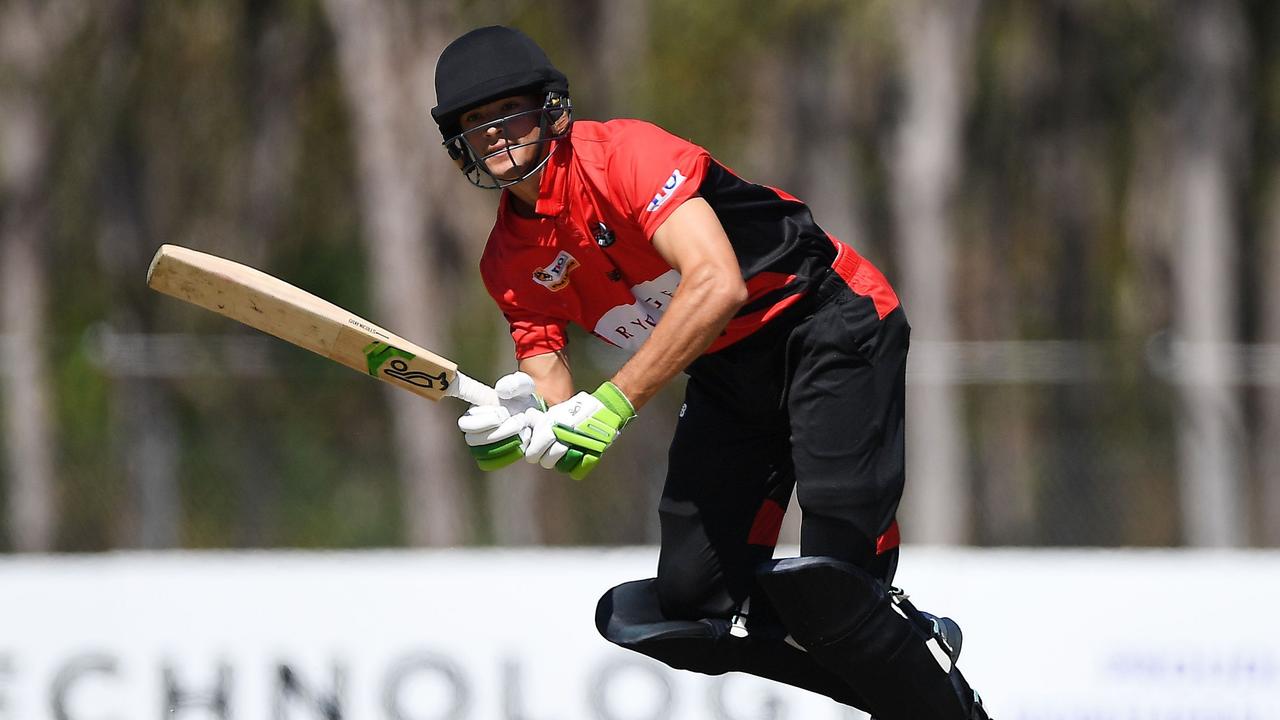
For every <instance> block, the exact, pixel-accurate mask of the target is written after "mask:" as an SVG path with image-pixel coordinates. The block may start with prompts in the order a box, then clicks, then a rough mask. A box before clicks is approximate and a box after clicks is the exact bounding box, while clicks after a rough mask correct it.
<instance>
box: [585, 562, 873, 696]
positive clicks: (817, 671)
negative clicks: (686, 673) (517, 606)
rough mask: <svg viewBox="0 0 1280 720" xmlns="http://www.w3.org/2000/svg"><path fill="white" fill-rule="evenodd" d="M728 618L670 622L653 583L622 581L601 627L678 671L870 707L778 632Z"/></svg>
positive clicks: (606, 601) (599, 611) (608, 597)
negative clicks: (769, 684) (737, 675)
mask: <svg viewBox="0 0 1280 720" xmlns="http://www.w3.org/2000/svg"><path fill="white" fill-rule="evenodd" d="M731 627H732V625H731V623H730V621H729V620H725V619H719V618H708V619H704V620H667V619H666V618H665V617H664V616H663V615H662V610H661V609H660V607H659V605H658V595H657V592H656V591H655V589H654V581H653V580H636V581H634V582H629V583H623V584H622V585H619V586H617V587H615V588H613V589H612V590H610V591H609V592H607V593H605V594H604V597H602V598H600V603H599V604H598V605H597V606H596V629H598V630H599V631H600V634H601V635H603V636H604V638H605V639H606V640H608V641H609V642H612V643H614V644H616V645H619V646H621V647H624V648H627V649H628V650H634V651H635V652H638V653H641V654H642V655H647V656H649V657H651V658H654V659H656V660H659V661H661V662H663V663H666V664H667V665H670V666H671V667H673V668H677V669H680V670H691V671H693V672H698V673H703V674H705V675H723V674H724V673H726V672H733V671H737V672H745V673H748V674H751V675H756V676H758V677H762V678H766V679H769V680H774V681H777V682H781V683H785V684H787V685H791V686H794V687H798V688H802V689H804V690H808V691H810V692H815V693H818V694H819V695H825V696H827V697H829V698H831V699H833V700H835V701H836V702H839V703H843V704H845V705H849V706H851V707H855V708H858V709H861V710H866V709H867V706H866V704H865V703H864V702H863V701H862V699H861V698H860V697H859V696H858V694H857V693H855V692H854V691H853V690H852V689H850V688H849V686H848V685H847V684H846V683H845V682H844V681H843V680H841V679H840V678H839V677H838V676H837V675H836V674H835V673H832V672H830V671H828V670H826V669H824V668H822V667H820V666H818V665H817V664H816V663H815V662H814V660H813V659H812V658H811V657H809V655H808V654H807V653H805V652H804V651H802V650H799V649H797V648H795V647H793V646H791V645H789V644H787V643H786V642H785V641H784V640H783V634H782V633H781V632H780V631H779V632H773V633H770V632H767V631H762V630H757V629H755V628H753V629H752V632H751V634H750V635H748V636H747V637H737V636H734V635H732V634H731V633H730V629H731Z"/></svg>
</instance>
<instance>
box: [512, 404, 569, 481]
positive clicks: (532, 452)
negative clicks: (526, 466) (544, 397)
mask: <svg viewBox="0 0 1280 720" xmlns="http://www.w3.org/2000/svg"><path fill="white" fill-rule="evenodd" d="M555 426H556V421H555V419H554V418H552V416H551V415H550V414H548V413H545V412H542V413H539V414H538V416H537V417H536V418H535V419H534V420H533V422H532V423H531V424H530V428H529V430H530V437H529V439H528V440H526V441H524V442H523V443H522V444H521V446H520V447H521V448H522V449H523V450H524V459H525V461H526V462H530V463H537V464H539V465H541V466H542V467H544V468H546V469H548V470H551V469H553V468H554V467H555V466H556V463H558V462H560V458H562V457H564V456H565V453H567V452H569V446H568V445H565V444H564V443H562V442H560V441H559V440H558V439H556V432H555Z"/></svg>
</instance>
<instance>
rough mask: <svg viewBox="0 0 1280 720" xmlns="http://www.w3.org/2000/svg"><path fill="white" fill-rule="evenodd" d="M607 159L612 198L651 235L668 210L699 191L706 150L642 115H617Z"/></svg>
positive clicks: (667, 215)
mask: <svg viewBox="0 0 1280 720" xmlns="http://www.w3.org/2000/svg"><path fill="white" fill-rule="evenodd" d="M614 123H617V124H618V125H619V128H618V130H617V132H616V133H615V135H614V136H613V138H612V143H611V145H612V153H611V157H610V161H609V178H610V190H611V193H612V194H613V195H614V198H613V201H614V203H616V204H617V205H618V206H619V207H622V208H626V210H627V214H628V215H629V216H630V217H631V218H633V219H635V220H636V221H637V222H638V223H639V225H640V227H641V229H642V230H643V231H644V236H645V239H646V240H652V239H653V234H654V233H655V232H657V230H658V228H659V227H660V226H661V225H662V223H663V222H664V221H665V220H666V219H667V218H668V217H669V216H670V215H671V213H672V212H673V211H674V210H675V209H676V208H678V207H680V204H681V203H683V202H684V201H685V200H688V199H689V198H691V197H694V196H696V195H697V194H698V187H699V186H700V185H702V180H703V177H704V176H705V175H706V172H707V166H708V165H709V164H710V162H711V155H710V154H709V153H708V152H707V151H706V150H704V149H702V148H701V147H698V146H697V145H694V144H693V143H691V142H689V141H688V140H683V139H681V138H678V137H676V136H675V135H672V134H671V133H669V132H667V131H666V130H663V129H662V128H660V127H658V126H657V125H653V124H651V123H647V122H643V121H641V120H616V121H614Z"/></svg>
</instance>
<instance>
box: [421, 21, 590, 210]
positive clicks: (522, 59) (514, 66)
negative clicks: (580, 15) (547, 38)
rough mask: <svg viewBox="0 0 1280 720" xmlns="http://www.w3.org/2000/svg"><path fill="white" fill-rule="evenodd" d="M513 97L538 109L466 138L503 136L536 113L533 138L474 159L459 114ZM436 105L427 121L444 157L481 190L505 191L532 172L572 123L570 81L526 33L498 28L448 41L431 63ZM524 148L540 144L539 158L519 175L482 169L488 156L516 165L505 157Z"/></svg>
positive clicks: (494, 123)
mask: <svg viewBox="0 0 1280 720" xmlns="http://www.w3.org/2000/svg"><path fill="white" fill-rule="evenodd" d="M517 95H532V96H535V97H537V98H540V99H541V101H542V105H541V107H538V108H535V109H533V110H526V111H523V112H519V113H515V114H512V115H507V116H505V117H500V118H497V119H495V120H493V121H491V122H487V123H485V124H483V125H480V126H478V127H475V128H471V129H470V130H469V131H468V133H467V134H472V133H474V134H475V137H479V136H480V135H483V134H484V133H485V132H486V131H487V130H489V129H492V128H493V127H497V128H498V130H499V131H500V132H502V133H503V134H504V135H505V134H506V132H507V123H508V122H510V121H512V120H515V119H518V118H522V117H524V116H527V115H533V114H537V116H538V117H537V122H538V127H539V129H540V130H541V132H540V133H539V136H538V139H537V140H533V141H530V142H527V143H521V144H517V145H508V146H506V147H504V148H502V149H500V150H498V151H496V152H494V153H491V154H490V155H485V156H483V157H482V156H479V155H477V153H476V151H475V149H473V148H472V147H471V145H470V144H468V143H467V141H466V138H464V137H463V133H462V127H461V122H460V121H461V118H462V116H463V114H464V113H465V112H467V111H468V110H471V109H472V108H476V107H479V106H481V105H484V104H485V103H488V102H492V101H494V100H497V99H499V98H504V97H512V96H517ZM436 101H437V103H438V104H437V105H436V106H435V107H434V108H432V109H431V117H432V118H433V119H434V120H435V121H436V124H437V125H439V126H440V134H441V135H442V136H444V146H445V148H446V149H447V150H448V151H449V157H451V158H453V161H454V162H455V163H457V164H458V167H459V168H460V169H461V170H462V172H463V174H465V175H466V176H467V179H468V180H470V181H471V182H472V183H474V184H475V185H476V186H477V187H482V188H493V189H496V188H503V187H507V186H508V185H514V184H516V183H518V182H520V181H522V180H524V179H525V178H528V177H529V176H530V175H533V174H534V173H536V172H537V171H538V170H540V169H541V168H542V167H543V165H545V164H546V163H547V160H548V159H550V157H551V153H550V152H549V151H548V150H547V149H546V148H545V146H546V145H547V144H549V143H550V142H551V141H552V140H557V139H559V138H563V137H564V136H566V135H568V133H569V125H570V123H571V121H572V106H571V104H570V102H569V79H568V78H566V77H565V75H564V73H562V72H560V71H559V70H557V69H556V68H555V66H554V65H552V64H551V60H550V59H549V58H548V57H547V54H546V53H545V52H543V50H542V48H540V47H538V44H537V43H535V42H534V41H533V40H532V39H531V38H530V37H529V36H528V35H525V34H524V33H522V32H520V31H519V30H516V29H514V28H509V27H503V26H501V25H491V26H488V27H482V28H477V29H475V30H472V31H471V32H468V33H467V34H465V35H463V36H462V37H459V38H458V39H457V40H454V41H453V42H451V43H449V46H448V47H446V48H445V49H444V52H442V53H440V60H439V62H437V63H436ZM527 145H537V146H539V151H540V152H539V154H538V156H539V157H540V160H539V161H538V162H537V163H534V164H530V165H529V166H527V167H525V168H523V169H522V172H521V175H520V177H518V178H515V179H507V180H504V179H501V178H498V177H496V176H495V175H493V174H492V173H490V172H489V170H488V168H487V167H486V166H485V160H487V159H488V158H490V157H493V156H494V155H498V154H500V153H507V154H508V157H509V158H510V159H511V163H512V165H515V166H517V167H519V165H518V164H517V163H516V161H515V158H514V156H511V154H510V153H511V151H512V150H514V149H516V148H520V147H525V146H527Z"/></svg>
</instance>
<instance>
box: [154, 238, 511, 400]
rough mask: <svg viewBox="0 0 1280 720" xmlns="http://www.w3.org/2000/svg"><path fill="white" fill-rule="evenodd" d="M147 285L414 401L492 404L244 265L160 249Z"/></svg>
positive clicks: (428, 360) (482, 393) (491, 395)
mask: <svg viewBox="0 0 1280 720" xmlns="http://www.w3.org/2000/svg"><path fill="white" fill-rule="evenodd" d="M147 285H148V286H150V287H151V288H152V289H153V290H158V291H160V292H162V293H164V294H166V295H172V296H173V297H176V298H178V299H179V300H185V301H186V302H189V303H191V304H192V305H199V306H200V307H202V308H204V309H206V310H212V311H213V312H216V313H218V314H220V315H225V316H227V317H229V318H231V319H232V320H238V321H240V322H242V323H244V324H245V325H248V326H249V327H252V328H256V329H258V330H261V331H262V332H264V333H267V334H268V335H274V336H276V337H278V338H280V339H281V340H284V341H285V342H289V343H292V344H294V345H297V346H298V347H301V348H306V349H308V350H310V351H311V352H314V353H316V354H318V355H323V356H324V357H327V358H329V359H330V360H333V361H334V362H338V363H341V364H343V365H346V366H347V367H349V368H353V369H355V370H359V371H360V372H362V373H368V374H369V375H372V376H373V377H375V378H378V379H379V380H382V381H384V382H388V383H391V384H392V385H395V386H396V387H398V388H401V389H404V390H408V391H409V392H411V393H414V394H416V395H421V396H422V397H425V398H429V399H431V400H439V399H440V398H442V397H445V396H449V397H456V398H461V399H462V400H466V401H467V402H469V403H471V404H472V405H497V404H498V395H497V393H496V392H494V390H493V388H491V387H489V386H488V385H485V384H484V383H482V382H479V381H478V380H474V379H472V378H470V377H467V376H466V375H464V374H462V373H461V372H458V366H457V364H455V363H454V362H453V361H451V360H447V359H445V358H443V357H441V356H439V355H437V354H435V353H433V352H431V351H430V350H427V349H425V348H421V347H419V346H417V345H414V344H413V343H411V342H409V341H408V340H405V339H404V338H401V337H399V336H397V335H394V334H392V333H390V332H388V331H386V330H384V329H382V328H380V327H378V326H377V325H374V324H373V323H371V322H369V321H368V320H365V319H364V318H361V317H359V316H358V315H353V314H352V313H350V312H347V311H346V310H343V309H342V308H340V307H338V306H337V305H334V304H333V303H331V302H328V301H327V300H322V299H320V298H318V297H316V296H315V295H312V294H311V293H309V292H307V291H305V290H303V289H301V288H298V287H295V286H293V285H290V284H289V283H287V282H285V281H283V280H281V279H279V278H277V277H273V276H271V275H268V274H266V273H264V272H261V271H259V270H255V269H253V268H251V267H249V266H247V265H241V264H240V263H237V262H232V261H231V260H227V259H225V258H220V257H217V256H215V255H209V254H208V253H202V252H199V251H197V250H192V249H190V248H185V247H180V246H178V245H162V246H161V247H160V249H159V250H157V251H156V256H155V257H154V258H152V260H151V267H149V268H148V269H147Z"/></svg>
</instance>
